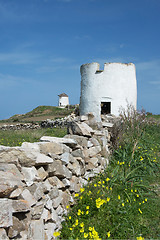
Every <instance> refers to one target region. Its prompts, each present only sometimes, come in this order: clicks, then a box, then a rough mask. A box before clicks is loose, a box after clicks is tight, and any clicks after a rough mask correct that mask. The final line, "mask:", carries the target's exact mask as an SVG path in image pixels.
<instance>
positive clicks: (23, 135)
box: [0, 128, 67, 147]
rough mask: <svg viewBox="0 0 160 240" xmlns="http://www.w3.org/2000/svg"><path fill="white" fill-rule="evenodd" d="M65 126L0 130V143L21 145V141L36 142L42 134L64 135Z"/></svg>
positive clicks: (65, 132)
mask: <svg viewBox="0 0 160 240" xmlns="http://www.w3.org/2000/svg"><path fill="white" fill-rule="evenodd" d="M66 134H67V129H66V128H47V129H38V130H37V129H35V130H31V129H30V130H16V131H15V130H8V131H4V130H0V145H4V146H10V147H13V146H21V144H22V142H38V141H39V139H40V138H41V137H42V136H52V137H64V136H65V135H66Z"/></svg>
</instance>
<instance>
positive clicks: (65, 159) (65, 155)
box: [61, 152, 75, 165]
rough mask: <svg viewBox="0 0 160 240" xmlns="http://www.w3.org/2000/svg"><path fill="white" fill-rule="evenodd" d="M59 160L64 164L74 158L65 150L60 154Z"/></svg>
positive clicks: (71, 161)
mask: <svg viewBox="0 0 160 240" xmlns="http://www.w3.org/2000/svg"><path fill="white" fill-rule="evenodd" d="M61 161H62V163H63V164H64V165H67V164H68V163H73V162H74V161H75V160H74V157H73V156H72V155H71V154H70V153H68V152H65V153H63V154H62V155H61Z"/></svg>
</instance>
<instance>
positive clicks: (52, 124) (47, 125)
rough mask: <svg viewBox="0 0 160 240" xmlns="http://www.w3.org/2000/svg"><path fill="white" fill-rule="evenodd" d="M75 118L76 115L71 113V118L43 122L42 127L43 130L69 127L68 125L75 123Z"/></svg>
mask: <svg viewBox="0 0 160 240" xmlns="http://www.w3.org/2000/svg"><path fill="white" fill-rule="evenodd" d="M75 117H76V116H75V114H74V113H71V114H70V115H69V116H66V117H64V118H58V119H55V120H52V119H47V120H45V121H42V122H41V124H40V125H41V127H42V128H56V127H67V125H68V123H69V122H71V121H73V120H74V118H75Z"/></svg>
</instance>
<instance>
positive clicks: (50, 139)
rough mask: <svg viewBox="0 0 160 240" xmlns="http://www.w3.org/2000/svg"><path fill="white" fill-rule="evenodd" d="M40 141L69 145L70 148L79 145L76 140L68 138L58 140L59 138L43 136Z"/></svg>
mask: <svg viewBox="0 0 160 240" xmlns="http://www.w3.org/2000/svg"><path fill="white" fill-rule="evenodd" d="M40 141H44V142H56V143H63V144H66V145H68V146H69V147H75V146H76V145H77V142H76V141H75V140H73V139H68V138H57V137H49V136H43V137H41V138H40Z"/></svg>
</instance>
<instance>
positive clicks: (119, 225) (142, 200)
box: [59, 109, 160, 240]
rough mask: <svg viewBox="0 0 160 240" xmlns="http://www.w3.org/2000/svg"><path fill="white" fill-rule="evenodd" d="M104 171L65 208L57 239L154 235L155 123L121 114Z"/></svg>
mask: <svg viewBox="0 0 160 240" xmlns="http://www.w3.org/2000/svg"><path fill="white" fill-rule="evenodd" d="M113 131H114V133H116V137H115V136H114V135H113V136H114V137H115V138H114V149H113V154H112V157H111V159H110V164H109V166H108V168H107V169H106V171H105V172H104V173H103V174H101V175H99V176H97V177H96V178H95V179H94V181H91V182H90V183H89V184H88V185H87V186H86V187H85V188H82V189H81V193H80V194H76V195H75V201H76V204H75V205H74V206H72V205H71V206H70V207H69V210H68V215H67V216H66V219H65V221H64V222H63V228H62V231H61V233H60V237H59V238H60V239H85V238H86V239H108V238H111V239H137V240H142V239H144V238H145V239H147V238H148V239H159V238H160V225H159V217H160V199H159V190H158V189H159V186H160V177H159V166H160V165H159V164H160V161H159V153H160V145H159V143H160V130H159V125H157V124H155V123H151V122H148V121H147V119H146V117H145V114H138V113H137V112H135V111H134V110H133V109H129V110H128V112H127V113H124V112H123V113H121V118H120V121H119V122H117V124H116V125H115V128H114V130H113Z"/></svg>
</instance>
